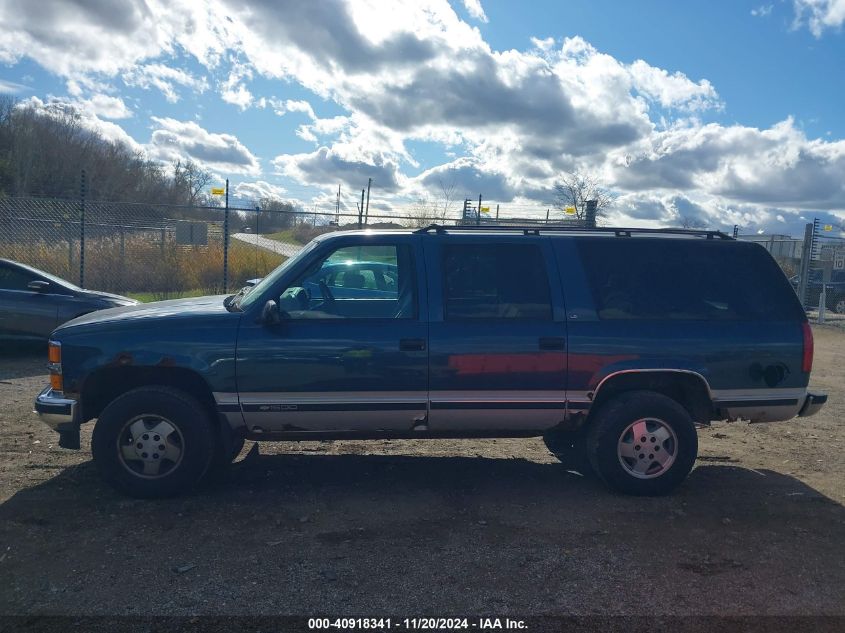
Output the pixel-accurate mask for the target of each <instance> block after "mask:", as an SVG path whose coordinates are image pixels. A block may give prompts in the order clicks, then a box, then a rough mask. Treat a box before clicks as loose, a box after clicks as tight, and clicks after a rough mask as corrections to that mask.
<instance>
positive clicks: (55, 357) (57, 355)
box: [47, 341, 62, 363]
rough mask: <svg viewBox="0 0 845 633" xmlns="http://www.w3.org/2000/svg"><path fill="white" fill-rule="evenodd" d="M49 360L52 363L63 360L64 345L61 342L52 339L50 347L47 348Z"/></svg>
mask: <svg viewBox="0 0 845 633" xmlns="http://www.w3.org/2000/svg"><path fill="white" fill-rule="evenodd" d="M47 360H48V361H50V362H51V363H61V362H62V346H61V344H60V343H55V342H53V341H50V344H49V347H48V348H47Z"/></svg>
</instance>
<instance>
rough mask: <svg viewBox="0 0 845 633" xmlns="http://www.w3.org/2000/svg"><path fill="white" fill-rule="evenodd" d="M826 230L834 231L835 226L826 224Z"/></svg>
mask: <svg viewBox="0 0 845 633" xmlns="http://www.w3.org/2000/svg"><path fill="white" fill-rule="evenodd" d="M824 230H825V231H832V230H833V225H832V224H825V225H824Z"/></svg>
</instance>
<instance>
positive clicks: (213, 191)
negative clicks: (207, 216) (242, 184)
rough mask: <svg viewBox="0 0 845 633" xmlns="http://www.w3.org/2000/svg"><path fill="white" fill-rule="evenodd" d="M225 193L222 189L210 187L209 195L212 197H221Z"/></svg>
mask: <svg viewBox="0 0 845 633" xmlns="http://www.w3.org/2000/svg"><path fill="white" fill-rule="evenodd" d="M225 193H226V190H225V189H224V188H223V187H212V188H211V195H212V196H222V195H223V194H225Z"/></svg>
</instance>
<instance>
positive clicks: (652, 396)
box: [587, 391, 698, 495]
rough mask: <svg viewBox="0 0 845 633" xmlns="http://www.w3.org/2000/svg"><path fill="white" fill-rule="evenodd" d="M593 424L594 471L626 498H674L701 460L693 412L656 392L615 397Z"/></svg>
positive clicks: (590, 451) (589, 448) (591, 455)
mask: <svg viewBox="0 0 845 633" xmlns="http://www.w3.org/2000/svg"><path fill="white" fill-rule="evenodd" d="M589 424H590V427H589V429H590V430H589V433H588V435H587V452H588V455H589V459H590V463H591V464H592V466H593V470H595V472H596V474H597V475H598V476H599V477H600V478H601V479H602V480H603V481H604V482H605V484H607V485H608V486H609V487H610V488H612V489H613V490H616V491H619V492H622V493H625V494H630V495H663V494H667V493H668V492H671V491H672V490H674V489H675V488H676V487H677V486H678V485H679V484H680V483H681V482H682V481H683V480H684V479H685V478H686V476H687V475H688V474H689V472H690V470H692V467H693V464H694V463H695V458H696V456H697V454H698V434H697V433H696V430H695V424H693V421H692V418H691V417H690V415H689V413H688V412H687V410H686V409H685V408H684V407H682V406H681V405H680V404H679V403H678V402H676V401H675V400H672V399H671V398H668V397H667V396H664V395H662V394H659V393H655V392H653V391H629V392H626V393H623V394H620V395H618V396H616V397H614V398H613V399H612V400H610V401H608V402H606V403H604V404H603V405H601V408H600V409H599V410H598V411H597V412H596V417H595V418H594V419H593V420H592V421H591V422H589ZM635 425H636V426H635ZM643 425H644V426H643ZM634 431H637V435H638V437H635V436H634ZM642 438H645V441H644V442H643V441H642ZM646 447H648V450H646ZM661 451H662V452H661Z"/></svg>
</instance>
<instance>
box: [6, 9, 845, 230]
mask: <svg viewBox="0 0 845 633" xmlns="http://www.w3.org/2000/svg"><path fill="white" fill-rule="evenodd" d="M794 4H795V8H796V14H797V16H798V22H799V23H800V24H806V25H807V26H808V28H809V29H810V30H811V31H812V32H813V33H814V34H815V35H817V36H819V35H821V33H822V32H824V31H825V30H826V29H834V28H837V27H839V26H841V25H842V23H843V20H845V0H794ZM465 7H466V9H467V12H468V13H469V14H470V15H472V16H473V17H474V18H475V19H476V20H486V16H485V14H484V11H483V7H482V6H481V3H480V2H477V1H469V0H466V1H465ZM770 11H771V5H768V4H765V5H762V6H760V7H758V8H755V9H754V10H753V12H752V13H754V15H757V16H760V17H762V16H764V15H768V14H769V12H770ZM0 20H2V22H3V25H4V31H5V33H4V38H3V39H2V40H0V61H13V60H15V59H18V58H20V57H22V56H24V55H26V56H29V57H31V58H32V59H34V60H35V61H36V62H38V63H39V64H41V65H42V66H44V67H45V68H47V69H48V70H50V71H51V72H53V73H56V74H58V75H60V76H61V77H63V78H64V79H65V81H66V83H67V87H68V93H69V94H70V95H71V97H72V99H69V100H67V101H66V103H65V104H64V105H65V106H69V105H73V107H75V108H77V109H81V110H84V112H85V113H86V114H85V117H86V125H89V126H92V128H93V127H97V126H99V129H105V130H107V131H108V133H109V134H111V135H112V136H113V137H115V138H116V137H118V136H120V132H122V130H120V128H119V127H118V126H116V125H114V124H111V123H109V122H108V121H104V120H103V119H105V118H113V119H117V118H120V117H123V116H127V115H130V114H131V110H130V109H129V107H128V106H126V104H125V103H124V102H123V101H122V100H121V99H120V97H119V96H117V95H118V93H115V92H113V91H112V90H113V89H112V87H111V85H113V84H114V83H115V81H114V79H113V78H114V77H116V76H117V77H120V78H121V79H122V80H123V81H124V82H125V83H126V84H127V85H130V86H136V87H140V88H144V89H150V88H155V89H157V90H160V91H161V92H162V93H163V94H164V96H165V98H166V99H167V100H168V101H170V102H175V101H177V100H178V99H179V98H180V96H181V95H182V93H184V92H185V91H194V92H203V91H205V90H208V88H209V85H210V82H211V84H212V85H214V86H215V89H216V90H217V92H218V93H219V98H220V99H222V100H223V101H226V102H229V103H233V104H235V105H237V106H238V107H239V108H241V109H242V110H243V109H246V108H249V107H261V108H272V109H273V111H274V112H276V114H278V115H280V116H294V115H295V116H299V117H302V118H303V119H305V121H303V122H302V123H301V125H299V126H298V128H297V129H296V132H295V133H296V134H297V135H298V136H299V137H300V138H302V139H305V140H307V141H309V142H313V143H314V144H315V148H314V150H313V151H311V152H302V153H296V154H282V155H280V156H277V157H276V158H275V159H274V160H273V166H274V168H275V169H276V170H277V171H278V172H279V173H282V174H283V175H286V176H288V177H290V178H293V179H295V180H297V181H299V182H300V183H309V184H312V185H318V186H329V185H331V186H336V184H337V182H338V181H341V182H343V183H344V187H345V188H346V187H351V188H355V189H360V187H361V186H362V184H366V181H367V178H369V177H374V178H375V181H376V185H377V186H378V187H379V188H380V190H381V192H388V193H390V194H395V195H397V196H398V195H405V194H409V193H416V192H418V191H419V190H420V189H424V188H426V187H431V186H434V185H436V184H437V182H438V181H439V180H440V179H441V178H444V177H445V178H450V179H453V180H454V181H455V182H456V183H457V186H460V187H461V188H462V189H464V190H462V191H461V192H460V194H459V195H463V194H464V193H466V194H475V195H477V193H478V192H479V190H482V191H481V192H482V193H484V195H485V197H486V198H489V197H492V196H498V197H500V198H501V199H502V201H505V200H513V201H514V202H513V203H512V204H522V202H518V201H525V200H528V199H530V200H534V201H535V203H537V202H547V201H548V191H549V189H550V187H551V184H552V183H553V181H554V178H555V176H556V175H557V174H560V172H561V171H564V170H567V171H571V170H573V169H576V168H588V169H593V170H596V171H597V172H598V173H600V174H601V175H602V176H603V178H604V179H605V182H606V184H608V185H610V186H612V187H614V188H615V189H617V190H618V191H619V193H620V194H622V199H623V200H624V201H625V203H626V204H629V205H630V204H634V203H642V204H643V208H642V209H640V210H639V211H636V210H634V209H633V208H632V207H630V206H629V207H626V209H627V211H626V213H629V215H628V216H625V217H630V218H636V217H639V218H640V219H641V220H642V221H658V219H667V218H668V219H671V218H673V217H675V216H676V215H678V214H680V213H681V212H682V211H684V212H689V213H691V212H692V211H693V210H701V209H704V211H702V213H707V214H710V215H709V216H708V217H711V216H712V217H711V219H712V218H713V217H716V216H717V215H719V214H721V215H720V216H719V217H723V218H724V219H728V220H730V219H742V218H743V217H744V216H743V214H745V215H746V216H748V217H747V218H746V219H747V220H748V222H751V221H752V220H754V221H757V220H760V221H761V222H763V221H769V220H768V219H767V218H769V217H770V216H771V218H775V217H776V215H778V214H780V215H783V217H784V218H786V220H787V224H788V223H789V222H790V218H791V216H790V213H791V211H790V209H797V208H805V209H814V208H816V207H819V206H821V207H822V208H828V209H833V210H837V209H839V210H843V209H845V196H843V193H842V178H841V173H843V170H845V164H843V162H842V161H843V158H842V156H843V153H845V150H843V141H835V140H832V141H830V142H823V141H819V140H812V139H808V138H806V136H805V135H804V134H803V133H802V132H801V131H800V130H798V129H796V127H795V125H794V123H793V122H792V121H791V120H789V119H787V120H786V121H784V122H783V123H781V124H779V125H776V126H772V127H771V128H769V129H762V130H761V129H756V128H753V127H747V126H742V125H729V126H725V125H718V124H715V123H706V122H702V120H699V119H694V118H688V117H692V116H695V117H700V118H701V119H703V120H704V121H706V117H707V116H708V115H709V113H710V112H712V111H714V110H718V109H719V108H721V107H722V104H721V101H720V98H719V95H718V93H717V91H716V89H715V87H714V86H713V85H712V84H711V83H710V82H709V81H708V80H707V79H705V78H699V77H689V76H687V75H686V74H684V73H683V72H680V71H679V70H677V69H674V68H668V69H663V68H658V67H655V66H652V65H650V64H648V63H647V62H646V61H643V60H637V61H635V62H633V63H632V64H627V63H623V62H621V61H620V60H618V59H616V58H614V57H613V56H611V55H608V54H606V53H603V52H601V51H599V50H597V49H596V48H595V47H594V46H592V45H591V44H590V43H589V42H587V41H585V40H584V39H583V38H581V37H571V38H566V39H563V40H556V39H555V38H551V37H550V38H546V39H539V38H532V39H531V48H529V49H528V50H505V51H497V50H494V49H492V48H491V46H490V45H489V44H488V43H487V42H486V41H484V39H483V38H482V36H481V33H480V30H479V29H478V28H476V26H473V25H470V24H467V23H466V22H465V21H463V20H461V19H460V18H459V16H458V14H457V13H456V11H455V9H454V8H453V6H452V5H450V4H449V2H448V1H447V0H407V1H404V2H400V1H398V0H357V1H355V2H351V1H347V0H321V1H320V2H301V0H250V1H249V2H248V3H244V2H240V1H239V0H206V1H205V2H194V1H191V0H145V1H144V2H141V1H140V0H125V2H124V3H123V5H118V4H115V5H111V4H109V3H97V2H92V1H91V0H44V2H41V3H33V2H29V1H27V0H5V2H2V3H0ZM196 64H199V66H200V67H201V69H202V70H201V71H199V72H197V71H194V72H193V73H192V72H188V71H187V70H181V69H180V68H176V67H175V66H176V65H178V66H181V67H185V68H193V67H194V66H195V65H196ZM206 75H207V76H208V77H210V79H209V78H207V77H206ZM254 77H255V78H261V80H262V83H261V84H259V82H258V81H255V82H252V80H253V78H254ZM267 81H277V82H279V84H280V85H284V84H282V83H281V82H285V83H290V84H296V85H297V89H299V87H302V88H304V89H306V90H309V91H311V92H312V93H313V94H314V95H316V96H317V97H320V98H322V99H324V100H325V101H327V102H330V103H331V105H332V114H333V115H335V116H330V117H327V118H320V117H319V116H317V114H316V113H315V110H314V107H312V103H314V104H317V103H319V102H317V101H313V99H310V97H309V100H304V99H301V98H297V99H280V98H275V97H268V96H261V95H260V94H257V93H258V91H259V88H258V87H257V86H259V85H261V86H262V87H263V86H264V85H266V82H267ZM253 92H255V93H256V94H253ZM271 94H272V93H271ZM277 94H279V93H277ZM71 101H72V102H73V104H71V103H70V102H71ZM309 101H311V103H310V102H309ZM130 103H134V102H132V101H130ZM199 107H201V104H199ZM337 108H340V110H341V113H340V114H338V113H337ZM321 109H322V106H320V107H318V110H321ZM192 116H195V115H193V114H191V115H186V117H185V118H191V117H192ZM234 121H235V120H234V119H233V122H232V125H234V124H235V123H234ZM153 122H154V126H153V132H152V138H151V141H150V143H149V145H147V146H146V148H147V150H148V152H149V153H150V155H151V156H153V157H155V158H159V159H162V160H170V159H172V158H176V157H181V158H188V157H190V158H193V159H194V160H197V161H198V162H201V163H203V164H204V165H206V166H207V167H208V168H209V169H213V170H215V171H217V172H218V173H224V172H225V173H232V174H234V173H242V174H248V175H250V176H251V177H252V178H256V179H257V178H258V177H259V174H260V164H259V161H258V159H257V158H256V157H255V156H254V155H253V154H252V153H251V152H250V151H249V149H247V148H246V147H244V145H243V144H242V143H241V142H240V141H239V140H238V138H237V137H236V136H235V135H233V134H231V133H229V134H224V133H211V132H208V131H207V130H205V129H203V128H202V127H200V126H199V125H198V124H197V123H195V122H186V121H177V120H175V119H170V118H161V117H156V118H154V119H153ZM297 123H299V121H297ZM109 125H113V126H114V127H113V128H109V127H108V126H109ZM118 130H120V132H118ZM226 131H228V132H231V131H234V128H229V129H227V130H226ZM123 134H124V135H125V132H123ZM132 142H134V141H132ZM411 142H422V143H427V144H431V146H433V147H435V148H436V150H437V151H439V153H440V155H443V156H448V159H446V158H444V159H441V160H443V161H445V162H444V164H441V165H437V164H433V163H432V160H431V158H430V157H427V164H425V165H424V169H423V170H422V173H418V174H417V175H416V176H415V177H413V178H411V177H408V176H406V175H405V174H404V173H403V169H405V168H406V167H407V166H409V165H410V166H412V167H417V166H418V165H417V163H416V160H415V158H414V156H413V155H412V152H410V151H409V150H408V147H413V148H414V152H416V145H412V144H411ZM136 145H137V144H136ZM435 163H436V159H435ZM414 173H416V172H414ZM256 183H266V181H262V180H255V181H254V182H253V183H252V184H253V185H255V186H256V187H257V186H258V185H257V184H256ZM255 191H258V190H257V189H256V190H255ZM684 205H687V206H686V207H685V206H684ZM775 208H780V209H781V210H780V211H777V213H775V215H771V213H772V211H771V210H772V209H775ZM620 213H621V211H620ZM649 214H652V215H653V216H654V217H646V216H649ZM673 214H674V215H673ZM714 214H715V215H714ZM767 214H768V215H767ZM620 217H621V216H620Z"/></svg>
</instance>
